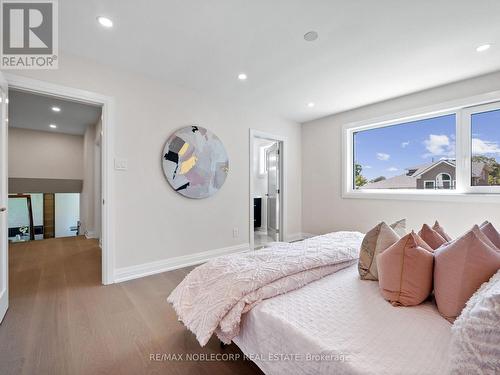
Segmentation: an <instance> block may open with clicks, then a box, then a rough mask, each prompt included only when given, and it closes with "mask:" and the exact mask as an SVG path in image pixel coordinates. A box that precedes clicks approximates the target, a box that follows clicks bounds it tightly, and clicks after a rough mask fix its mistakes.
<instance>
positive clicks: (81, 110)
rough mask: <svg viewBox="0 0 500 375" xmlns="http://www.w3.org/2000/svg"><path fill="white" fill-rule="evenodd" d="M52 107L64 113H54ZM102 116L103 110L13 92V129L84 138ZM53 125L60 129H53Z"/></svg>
mask: <svg viewBox="0 0 500 375" xmlns="http://www.w3.org/2000/svg"><path fill="white" fill-rule="evenodd" d="M52 107H59V108H61V112H54V111H52ZM100 115H101V108H100V107H96V106H92V105H88V104H82V103H77V102H73V101H68V100H61V99H58V98H54V97H51V96H44V95H39V94H32V93H29V92H24V91H17V90H9V126H10V127H13V128H23V129H31V130H41V131H50V132H53V133H65V134H75V135H83V134H84V133H85V129H87V126H89V125H93V124H95V123H96V122H97V121H98V120H99V116H100ZM50 124H55V125H57V128H56V129H51V128H50V127H49V125H50Z"/></svg>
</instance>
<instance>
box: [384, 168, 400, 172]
mask: <svg viewBox="0 0 500 375" xmlns="http://www.w3.org/2000/svg"><path fill="white" fill-rule="evenodd" d="M396 171H399V169H398V168H396V167H390V168H387V172H396Z"/></svg>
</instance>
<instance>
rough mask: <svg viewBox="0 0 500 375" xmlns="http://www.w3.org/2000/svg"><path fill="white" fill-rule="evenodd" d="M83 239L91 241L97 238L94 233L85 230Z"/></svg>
mask: <svg viewBox="0 0 500 375" xmlns="http://www.w3.org/2000/svg"><path fill="white" fill-rule="evenodd" d="M85 238H86V239H87V240H90V239H92V238H97V234H96V233H95V232H93V231H90V230H86V231H85Z"/></svg>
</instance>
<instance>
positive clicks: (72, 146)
mask: <svg viewBox="0 0 500 375" xmlns="http://www.w3.org/2000/svg"><path fill="white" fill-rule="evenodd" d="M8 139H9V178H46V179H73V180H81V179H83V137H82V136H78V135H69V134H61V133H52V132H48V131H47V132H44V131H36V130H28V129H19V128H12V127H9V136H8Z"/></svg>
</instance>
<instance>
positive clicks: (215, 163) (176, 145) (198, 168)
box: [162, 126, 229, 198]
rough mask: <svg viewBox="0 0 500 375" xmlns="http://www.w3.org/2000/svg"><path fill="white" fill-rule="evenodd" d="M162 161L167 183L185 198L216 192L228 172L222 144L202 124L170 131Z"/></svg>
mask: <svg viewBox="0 0 500 375" xmlns="http://www.w3.org/2000/svg"><path fill="white" fill-rule="evenodd" d="M162 164H163V172H164V173H165V176H166V177H167V181H168V183H169V184H170V185H171V186H172V187H173V188H174V190H175V191H177V192H178V193H180V194H182V195H184V196H185V197H188V198H206V197H209V196H211V195H213V194H215V193H216V192H217V191H218V190H219V189H220V188H221V187H222V185H223V184H224V181H226V176H227V174H228V172H229V161H228V158H227V153H226V149H225V148H224V145H223V144H222V142H221V141H220V139H219V138H218V137H217V136H216V135H215V134H214V133H212V132H211V131H210V130H207V129H205V128H202V127H201V126H187V127H185V128H182V129H179V130H177V131H176V132H175V133H174V134H172V135H171V136H170V137H169V138H168V140H167V143H166V144H165V148H164V149H163V159H162Z"/></svg>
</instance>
